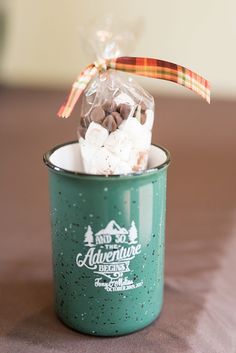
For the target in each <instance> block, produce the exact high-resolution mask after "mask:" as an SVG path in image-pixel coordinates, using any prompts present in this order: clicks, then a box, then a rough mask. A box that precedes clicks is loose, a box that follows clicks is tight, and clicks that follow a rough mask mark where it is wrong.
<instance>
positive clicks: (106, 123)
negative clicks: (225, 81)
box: [102, 114, 117, 132]
mask: <svg viewBox="0 0 236 353" xmlns="http://www.w3.org/2000/svg"><path fill="white" fill-rule="evenodd" d="M102 126H103V127H105V128H106V129H107V130H108V131H109V132H112V131H115V130H116V129H117V124H116V121H115V118H114V117H113V116H112V115H111V114H110V115H108V116H106V117H105V119H104V120H103V122H102Z"/></svg>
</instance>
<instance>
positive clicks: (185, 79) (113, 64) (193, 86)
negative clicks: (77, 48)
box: [58, 57, 210, 118]
mask: <svg viewBox="0 0 236 353" xmlns="http://www.w3.org/2000/svg"><path fill="white" fill-rule="evenodd" d="M109 69H113V70H119V71H124V72H129V73H131V74H135V75H139V76H145V77H152V78H157V79H161V80H167V81H172V82H175V83H178V84H179V85H182V86H184V87H186V88H188V89H190V90H192V91H193V92H195V93H197V94H199V95H200V96H201V97H202V98H204V99H205V100H206V101H207V102H208V103H210V85H209V82H208V81H207V80H206V79H204V78H203V77H201V76H200V75H198V74H197V73H195V72H193V71H191V70H189V69H186V68H185V67H183V66H180V65H176V64H173V63H171V62H168V61H164V60H158V59H151V58H138V57H119V58H116V59H109V60H103V61H98V62H95V63H94V64H90V65H88V66H87V67H86V68H85V69H84V70H83V71H82V72H81V74H80V75H79V77H78V78H77V80H76V81H75V82H74V84H73V86H72V89H71V92H70V94H69V97H68V98H67V101H66V103H65V104H64V105H62V106H61V108H60V110H59V112H58V116H59V117H61V118H68V117H69V116H70V114H71V112H72V110H73V109H74V106H75V104H76V102H77V100H78V99H79V97H80V95H81V93H82V92H83V91H84V89H85V88H86V87H87V85H88V83H89V82H90V81H91V79H92V78H93V77H94V76H96V75H97V74H99V73H101V72H104V71H106V70H109Z"/></svg>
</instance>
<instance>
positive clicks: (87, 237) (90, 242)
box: [84, 226, 94, 246]
mask: <svg viewBox="0 0 236 353" xmlns="http://www.w3.org/2000/svg"><path fill="white" fill-rule="evenodd" d="M84 242H85V243H87V244H85V245H86V246H93V245H94V244H93V231H92V228H91V227H90V226H88V229H87V231H86V233H85V234H84Z"/></svg>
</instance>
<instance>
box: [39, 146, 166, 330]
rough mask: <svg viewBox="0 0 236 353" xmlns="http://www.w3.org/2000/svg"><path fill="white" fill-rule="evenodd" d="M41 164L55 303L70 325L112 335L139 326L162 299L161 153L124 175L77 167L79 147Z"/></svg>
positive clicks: (59, 150) (56, 152) (55, 152)
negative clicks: (45, 175)
mask: <svg viewBox="0 0 236 353" xmlns="http://www.w3.org/2000/svg"><path fill="white" fill-rule="evenodd" d="M44 163H45V164H46V166H47V167H48V170H49V189H50V198H51V224H52V252H53V273H54V287H55V307H56V313H57V315H58V317H59V318H60V319H61V320H62V321H63V322H64V323H65V324H66V325H68V326H70V327H71V328H73V329H75V330H77V331H80V332H84V333H87V334H91V335H97V336H118V335H123V334H128V333H131V332H134V331H137V330H140V329H142V328H144V327H145V326H147V325H149V324H150V323H151V322H153V321H154V320H155V319H156V318H157V317H158V316H159V314H160V311H161V308H162V303H163V283H164V278H163V275H164V274H163V269H164V243H165V212H166V177H167V167H168V165H169V163H170V155H169V152H168V151H167V150H166V149H164V148H162V147H159V146H155V145H152V146H151V149H150V153H149V166H148V169H147V170H145V171H143V172H138V173H131V174H127V175H109V176H105V175H92V174H85V173H83V168H82V163H81V157H80V146H79V143H78V142H70V143H66V144H63V145H60V146H56V147H55V148H53V149H52V150H50V151H49V152H47V153H46V154H45V155H44Z"/></svg>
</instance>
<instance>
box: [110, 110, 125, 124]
mask: <svg viewBox="0 0 236 353" xmlns="http://www.w3.org/2000/svg"><path fill="white" fill-rule="evenodd" d="M112 116H113V117H114V119H115V122H116V124H117V126H119V125H120V124H121V123H122V121H123V119H122V117H121V115H120V113H118V112H113V113H112Z"/></svg>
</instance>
